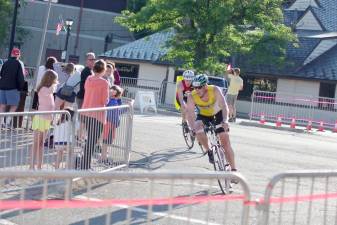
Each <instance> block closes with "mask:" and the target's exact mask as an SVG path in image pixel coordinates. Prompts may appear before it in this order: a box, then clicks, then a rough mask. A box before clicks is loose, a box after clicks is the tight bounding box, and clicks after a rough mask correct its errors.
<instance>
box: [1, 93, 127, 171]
mask: <svg viewBox="0 0 337 225" xmlns="http://www.w3.org/2000/svg"><path fill="white" fill-rule="evenodd" d="M123 101H124V102H126V103H127V105H122V106H118V107H108V108H96V109H88V110H78V111H75V113H74V115H73V117H72V118H71V115H70V113H69V112H68V111H53V112H51V111H49V112H38V111H34V112H20V113H18V112H16V113H0V126H1V127H0V170H6V169H21V170H23V169H44V170H55V169H70V170H72V169H86V170H91V171H101V170H108V169H118V168H122V167H127V166H128V163H129V158H130V151H131V142H132V141H131V140H132V123H133V121H132V119H133V105H132V104H133V100H129V99H123ZM97 118H98V119H99V120H97ZM100 121H101V122H100ZM106 121H107V123H105V122H106Z"/></svg>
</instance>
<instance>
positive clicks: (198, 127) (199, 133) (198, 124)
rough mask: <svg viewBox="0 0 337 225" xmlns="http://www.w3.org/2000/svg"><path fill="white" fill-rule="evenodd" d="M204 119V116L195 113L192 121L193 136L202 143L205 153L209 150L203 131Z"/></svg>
mask: <svg viewBox="0 0 337 225" xmlns="http://www.w3.org/2000/svg"><path fill="white" fill-rule="evenodd" d="M204 120H205V118H204V117H203V116H201V115H200V114H198V115H197V118H196V120H195V122H194V127H195V130H194V132H195V136H196V138H197V140H198V142H199V143H200V144H201V145H202V147H203V150H204V151H205V152H204V153H207V151H208V150H210V147H209V143H208V138H207V136H206V133H205V131H204Z"/></svg>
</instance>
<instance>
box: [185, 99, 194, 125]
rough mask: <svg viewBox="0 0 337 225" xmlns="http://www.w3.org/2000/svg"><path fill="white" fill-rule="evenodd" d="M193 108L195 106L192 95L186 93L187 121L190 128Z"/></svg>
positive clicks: (192, 120) (192, 122)
mask: <svg viewBox="0 0 337 225" xmlns="http://www.w3.org/2000/svg"><path fill="white" fill-rule="evenodd" d="M194 108H195V103H194V101H193V98H192V95H191V94H188V95H187V104H186V109H187V121H188V124H189V125H190V126H191V128H192V130H193V129H194V118H195V112H194Z"/></svg>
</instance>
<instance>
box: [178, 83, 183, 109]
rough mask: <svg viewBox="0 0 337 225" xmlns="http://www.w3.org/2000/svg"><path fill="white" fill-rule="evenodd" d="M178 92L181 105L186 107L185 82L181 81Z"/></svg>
mask: <svg viewBox="0 0 337 225" xmlns="http://www.w3.org/2000/svg"><path fill="white" fill-rule="evenodd" d="M177 92H178V100H179V103H180V106H181V107H182V108H183V107H185V102H184V94H183V84H182V82H181V81H180V82H179V84H178V88H177Z"/></svg>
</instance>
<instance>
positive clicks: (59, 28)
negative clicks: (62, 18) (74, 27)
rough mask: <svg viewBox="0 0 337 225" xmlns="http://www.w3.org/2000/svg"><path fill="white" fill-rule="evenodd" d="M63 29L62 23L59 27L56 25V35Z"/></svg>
mask: <svg viewBox="0 0 337 225" xmlns="http://www.w3.org/2000/svg"><path fill="white" fill-rule="evenodd" d="M62 27H63V25H62V23H57V25H56V35H59V34H60V32H61V30H62Z"/></svg>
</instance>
